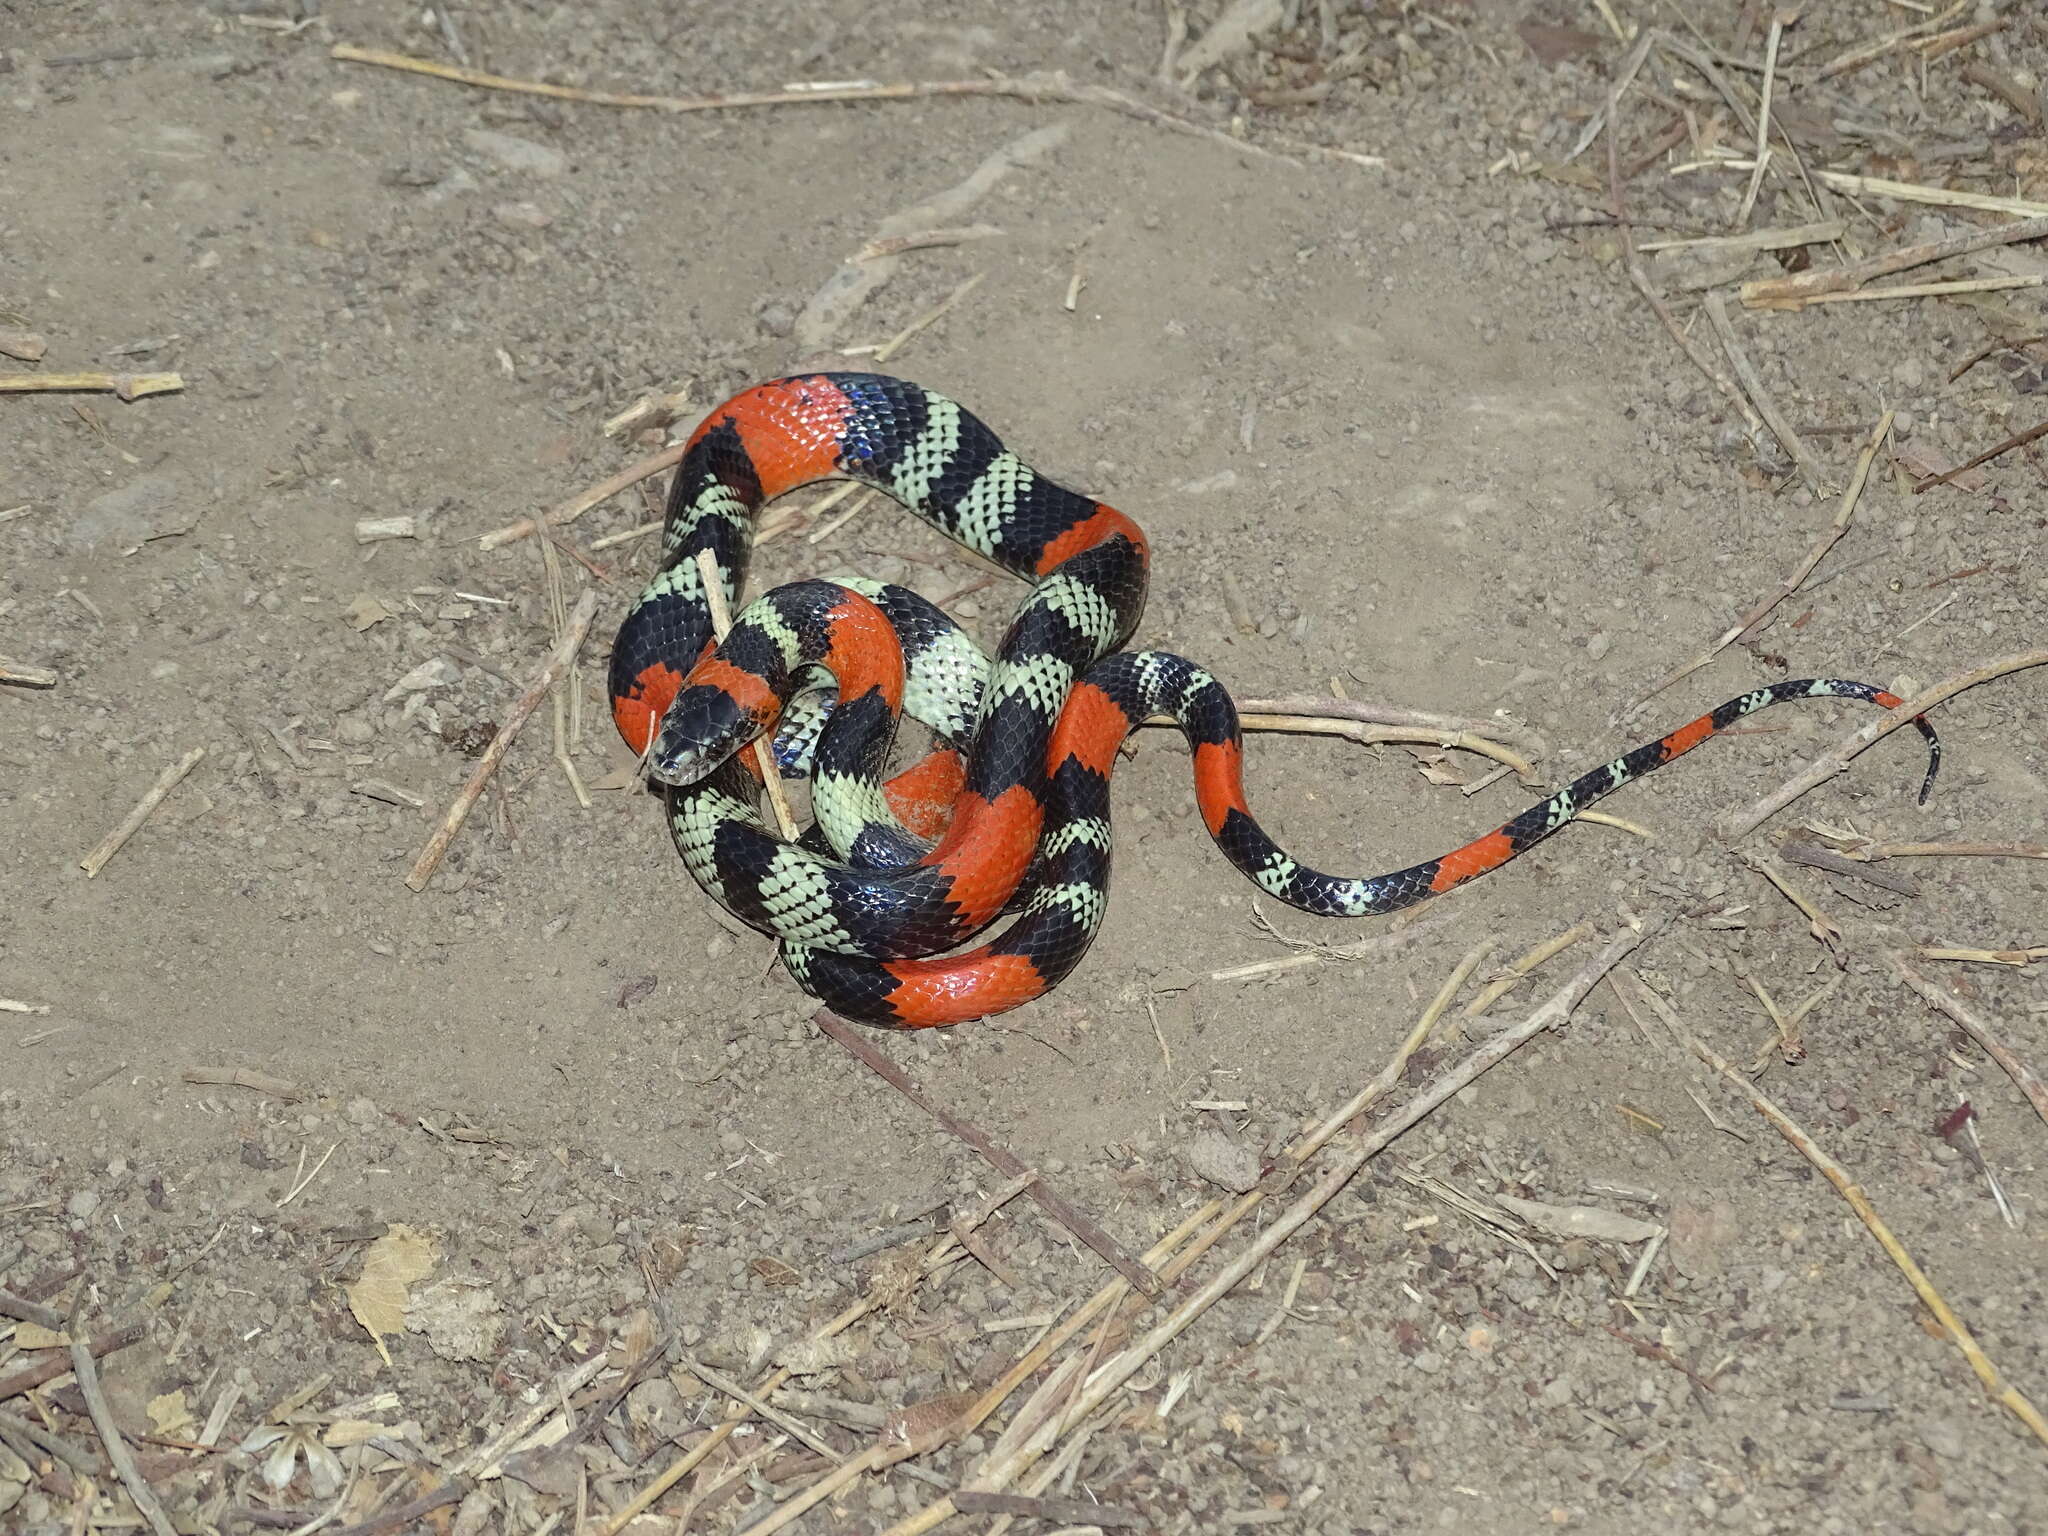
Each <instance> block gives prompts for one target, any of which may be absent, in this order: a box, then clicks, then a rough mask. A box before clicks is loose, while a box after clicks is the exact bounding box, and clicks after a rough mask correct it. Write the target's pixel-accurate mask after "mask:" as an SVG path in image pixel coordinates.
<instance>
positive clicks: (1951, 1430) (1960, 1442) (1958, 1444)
mask: <svg viewBox="0 0 2048 1536" xmlns="http://www.w3.org/2000/svg"><path fill="white" fill-rule="evenodd" d="M1920 1438H1921V1439H1922V1440H1924V1441H1925V1442H1926V1443H1927V1449H1929V1450H1930V1451H1932V1452H1934V1454H1935V1455H1937V1456H1940V1457H1943V1458H1945V1459H1947V1460H1949V1461H1957V1460H1960V1459H1961V1457H1962V1454H1963V1452H1964V1450H1965V1449H1966V1448H1967V1442H1966V1441H1965V1439H1964V1438H1963V1431H1962V1428H1961V1427H1960V1426H1959V1425H1957V1424H1956V1423H1955V1421H1954V1420H1952V1419H1923V1420H1922V1421H1921V1423H1920Z"/></svg>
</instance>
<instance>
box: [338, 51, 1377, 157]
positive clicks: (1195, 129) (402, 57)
mask: <svg viewBox="0 0 2048 1536" xmlns="http://www.w3.org/2000/svg"><path fill="white" fill-rule="evenodd" d="M329 52H330V53H331V55H332V56H333V57H334V58H336V59H339V60H341V61H342V62H344V63H351V64H375V65H378V66H380V67H381V68H384V69H396V70H403V71H405V72H407V73H409V74H415V75H432V76H433V77H434V78H435V79H437V80H453V81H456V82H457V83H459V84H462V85H473V86H477V87H480V88H481V89H484V90H491V91H513V92H517V93H519V94H522V95H527V96H552V97H554V98H555V99H556V100H558V101H581V102H586V103H589V104H590V105H592V106H599V107H639V108H645V109H648V110H651V111H656V112H729V111H733V110H736V109H739V108H745V107H792V106H809V105H813V104H819V103H824V102H833V101H916V100H924V99H929V98H932V97H941V96H999V97H1007V98H1009V99H1011V100H1016V101H1028V102H1047V101H1055V102H1065V103H1069V104H1071V105H1075V106H1089V107H1103V108H1106V109H1108V110H1109V111H1112V112H1118V113H1121V114H1123V115H1124V116H1125V117H1134V118H1136V119H1138V120H1139V121H1140V122H1145V123H1151V124H1153V125H1154V126H1156V127H1160V128H1168V129H1171V130H1172V131H1174V132H1175V133H1185V134H1191V135H1193V136H1194V137H1196V138H1202V139H1207V140H1209V141H1210V142H1211V143H1216V144H1221V145H1224V146H1225V147H1227V148H1229V149H1231V150H1234V151H1235V152H1236V153H1238V154H1240V155H1244V156H1247V157H1249V158H1251V159H1255V160H1264V161H1270V162H1274V163H1277V164H1280V165H1291V164H1294V163H1295V162H1294V161H1291V160H1289V159H1288V158H1287V157H1286V156H1285V155H1281V154H1276V153H1275V152H1274V151H1272V150H1270V149H1266V148H1264V147H1262V146H1260V145H1257V144H1253V143H1249V142H1247V141H1246V140H1244V139H1239V138H1233V137H1232V136H1231V135H1230V134H1228V133H1225V132H1224V131H1223V130H1222V129H1220V128H1211V127H1209V126H1208V125H1207V124H1205V123H1198V122H1195V121H1194V120H1192V119H1191V118H1185V117H1178V116H1176V115H1174V114H1173V113H1171V112H1165V111H1162V110H1160V109H1159V108H1158V107H1154V106H1150V105H1148V104H1147V103H1145V102H1142V101H1139V100H1138V99H1137V98H1136V97H1132V96H1126V95H1125V94H1124V93H1123V92H1121V91H1114V90H1111V89H1110V88H1109V87H1108V86H1104V85H1095V84H1085V83H1084V84H1078V85H1077V84H1075V83H1074V82H1072V81H1070V80H1066V79H1064V78H1062V77H1060V76H1057V75H1032V76H1028V77H1026V78H1023V79H1017V80H1011V79H996V80H912V81H898V82H894V83H890V84H877V83H875V82H872V81H856V82H853V83H851V84H844V85H840V84H827V85H815V86H807V87H803V88H800V89H797V90H782V91H732V92H728V93H726V94H724V95H719V96H652V95H643V94H637V93H631V92H619V91H591V90H585V89H583V88H582V87H580V86H573V85H550V84H548V83H547V82H546V81H542V80H517V79H513V78H511V77H509V76H505V75H494V74H490V73H488V72H486V71H484V70H480V69H461V68H458V67H456V66H454V65H449V64H437V63H435V62H433V61H432V60H430V59H419V58H414V57H412V56H410V55H408V54H402V53H390V52H387V51H385V50H384V49H381V48H357V47H354V46H352V45H350V44H348V43H336V44H335V45H334V46H333V48H332V49H330V50H329ZM1284 142H1286V143H1287V145H1288V147H1289V148H1291V149H1296V150H1299V151H1302V152H1304V153H1310V154H1314V155H1316V156H1318V157H1322V158H1329V159H1335V160H1343V161H1348V162H1349V163H1351V164H1354V165H1368V166H1372V165H1381V164H1384V163H1385V162H1384V161H1381V160H1379V159H1378V158H1377V157H1375V156H1371V155H1359V154H1354V153H1352V152H1351V151H1349V150H1340V149H1329V148H1326V147H1324V146H1322V145H1316V144H1301V143H1297V142H1295V141H1293V140H1286V141H1284Z"/></svg>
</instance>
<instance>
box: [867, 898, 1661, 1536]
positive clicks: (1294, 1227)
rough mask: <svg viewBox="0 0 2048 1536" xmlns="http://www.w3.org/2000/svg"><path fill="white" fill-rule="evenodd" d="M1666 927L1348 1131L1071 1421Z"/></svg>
mask: <svg viewBox="0 0 2048 1536" xmlns="http://www.w3.org/2000/svg"><path fill="white" fill-rule="evenodd" d="M1662 926H1663V922H1662V920H1654V921H1652V922H1649V923H1646V924H1645V925H1644V927H1643V928H1642V929H1641V930H1640V931H1637V932H1631V933H1625V934H1622V935H1621V936H1620V937H1618V938H1616V939H1615V940H1614V941H1613V942H1611V943H1610V944H1608V945H1607V947H1606V948H1605V949H1603V950H1601V952H1600V953H1599V954H1598V955H1597V956H1595V957H1594V958H1593V959H1592V960H1591V961H1589V962H1588V963H1587V964H1586V966H1585V967H1584V969H1582V970H1581V971H1580V972H1579V973H1578V974H1577V975H1575V976H1574V977H1572V979H1571V980H1570V981H1569V982H1567V983H1566V984H1565V985H1564V986H1563V987H1561V988H1559V989H1558V990H1557V991H1556V992H1554V993H1553V994H1551V996H1550V997H1549V998H1547V999H1546V1000H1545V1001H1544V1002H1543V1003H1542V1004H1541V1005H1540V1006H1538V1007H1537V1008H1536V1009H1535V1011H1533V1012H1532V1013H1531V1014H1530V1015H1529V1016H1528V1017H1527V1018H1525V1019H1524V1020H1522V1021H1521V1022H1520V1023H1519V1024H1516V1025H1514V1026H1513V1027H1511V1028H1509V1029H1506V1030H1503V1031H1502V1032H1501V1033H1500V1034H1498V1035H1495V1036H1494V1037H1493V1038H1492V1039H1491V1040H1488V1041H1487V1042H1486V1043H1485V1044H1484V1045H1481V1046H1479V1047H1478V1048H1477V1049H1476V1050H1473V1051H1472V1052H1470V1053H1469V1054H1468V1055H1466V1056H1465V1057H1464V1058H1463V1060H1461V1061H1460V1062H1459V1063H1458V1065H1457V1066H1456V1067H1454V1068H1452V1069H1451V1070H1450V1071H1448V1072H1444V1073H1442V1074H1440V1075H1439V1076H1438V1077H1436V1078H1435V1079H1433V1080H1432V1081H1431V1082H1430V1084H1429V1086H1428V1087H1426V1088H1425V1089H1423V1091H1422V1092H1420V1093H1419V1094H1417V1095H1416V1096H1415V1097H1414V1098H1413V1099H1411V1100H1410V1101H1409V1102H1408V1103H1407V1104H1405V1105H1403V1106H1402V1108H1401V1109H1400V1111H1399V1112H1397V1113H1396V1114H1394V1115H1391V1116H1389V1117H1388V1118H1387V1119H1386V1120H1384V1121H1382V1122H1381V1123H1380V1124H1379V1125H1377V1126H1375V1127H1374V1128H1373V1129H1372V1130H1371V1131H1370V1132H1368V1133H1364V1134H1361V1135H1358V1136H1354V1137H1352V1138H1349V1139H1348V1144H1347V1145H1346V1146H1345V1148H1344V1151H1343V1152H1342V1154H1341V1155H1340V1156H1338V1157H1337V1158H1336V1159H1335V1161H1334V1162H1333V1163H1332V1164H1331V1166H1330V1168H1329V1170H1328V1171H1327V1172H1326V1173H1324V1175H1323V1176H1322V1177H1321V1178H1320V1179H1318V1180H1317V1181H1316V1183H1315V1185H1314V1186H1313V1187H1312V1188H1310V1189H1309V1190H1308V1191H1307V1193H1305V1194H1304V1195H1303V1196H1302V1197H1301V1198H1300V1199H1299V1200H1297V1201H1296V1202H1295V1203H1294V1204H1293V1205H1292V1206H1290V1207H1289V1208H1288V1209H1287V1211H1286V1212H1285V1213H1284V1214H1282V1215H1281V1216H1280V1217H1279V1219H1278V1220H1276V1221H1275V1222H1274V1223H1273V1225H1272V1226H1271V1227H1268V1228H1267V1229H1266V1230H1265V1231H1264V1232H1262V1233H1261V1234H1260V1235H1259V1237H1258V1238H1257V1239H1256V1240H1255V1241H1253V1242H1252V1243H1250V1244H1249V1245H1247V1246H1246V1248H1245V1249H1244V1251H1243V1252H1241V1253H1240V1254H1238V1256H1237V1257H1236V1258H1235V1259H1233V1260H1232V1261H1231V1262H1230V1263H1229V1264H1227V1265H1225V1266H1224V1267H1223V1268H1222V1269H1221V1270H1219V1271H1218V1272H1217V1273H1216V1274H1215V1275H1214V1276H1213V1277H1212V1278H1211V1279H1210V1280H1209V1281H1208V1282H1207V1283H1206V1284H1205V1285H1203V1286H1202V1288H1201V1289H1200V1290H1198V1291H1196V1292H1194V1293H1193V1294H1192V1295H1190V1296H1189V1297H1188V1298H1187V1299H1186V1300H1185V1301H1183V1302H1182V1303H1181V1304H1180V1305H1179V1306H1177V1307H1175V1308H1174V1310H1173V1311H1172V1312H1171V1313H1169V1314H1168V1315H1167V1316H1166V1317H1165V1318H1163V1319H1161V1320H1160V1321H1159V1323H1158V1324H1156V1325H1155V1326H1154V1327H1153V1328H1152V1329H1151V1330H1150V1331H1149V1332H1148V1333H1146V1334H1145V1336H1144V1337H1143V1338H1141V1339H1138V1340H1137V1341H1136V1342H1134V1343H1132V1344H1130V1345H1128V1346H1127V1347H1126V1348H1124V1349H1123V1350H1121V1351H1119V1352H1118V1354H1117V1355H1116V1356H1115V1357H1114V1358H1112V1359H1111V1360H1110V1361H1109V1362H1108V1363H1106V1364H1105V1365H1103V1366H1102V1368H1101V1369H1100V1370H1098V1371H1096V1372H1095V1373H1094V1375H1093V1377H1092V1378H1091V1379H1090V1380H1089V1382H1088V1383H1087V1385H1086V1386H1085V1387H1084V1388H1083V1390H1082V1392H1081V1394H1080V1396H1079V1397H1078V1398H1077V1399H1076V1400H1075V1403H1074V1407H1073V1412H1072V1414H1071V1415H1070V1416H1069V1417H1070V1421H1072V1422H1079V1421H1080V1420H1082V1419H1084V1418H1086V1416H1087V1415H1088V1414H1090V1413H1092V1412H1093V1411H1094V1410H1095V1409H1096V1408H1098V1407H1100V1406H1101V1404H1102V1403H1103V1401H1104V1400H1105V1399H1107V1398H1108V1397H1109V1395H1110V1394H1111V1393H1113V1392H1115V1391H1116V1390H1117V1389H1118V1388H1119V1387H1121V1386H1122V1385H1123V1384H1124V1383H1125V1382H1126V1381H1128V1380H1130V1378H1131V1377H1132V1376H1134V1375H1135V1374H1137V1372H1138V1371H1139V1370H1140V1369H1142V1368H1143V1366H1144V1364H1145V1362H1146V1361H1148V1360H1150V1359H1151V1358H1152V1357H1153V1356H1155V1355H1156V1354H1158V1352H1159V1351H1160V1350H1161V1349H1163V1348H1165V1347H1166V1345H1168V1344H1170V1343H1171V1342H1172V1341H1173V1340H1174V1339H1175V1338H1177V1337H1179V1336H1180V1334H1181V1333H1182V1332H1184V1331H1185V1330H1186V1329H1187V1327H1188V1325H1189V1324H1191V1323H1192V1322H1194V1320H1195V1319H1196V1318H1198V1317H1200V1316H1201V1315H1202V1314H1203V1313H1204V1312H1206V1311H1208V1310H1209V1308H1210V1307H1212V1306H1213V1305H1215V1303H1216V1302H1217V1301H1219V1300H1221V1299H1222V1298H1223V1297H1224V1296H1225V1295H1227V1294H1229V1292H1230V1291H1231V1290H1233V1289H1234V1288H1235V1287H1236V1286H1237V1284H1238V1283H1239V1282H1240V1281H1241V1280H1243V1279H1244V1277H1245V1276H1246V1275H1248V1274H1250V1273H1251V1272H1252V1271H1253V1270H1254V1269H1256V1268H1257V1267H1258V1266H1259V1264H1260V1263H1262V1262H1263V1261H1264V1260H1265V1259H1266V1257H1267V1256H1268V1255H1269V1254H1271V1253H1272V1252H1273V1250H1274V1249H1275V1248H1277V1247H1279V1246H1280V1244H1281V1243H1283V1242H1285V1241H1286V1240H1287V1239H1288V1238H1289V1237H1291V1236H1292V1235H1293V1234H1294V1233H1295V1232H1296V1231H1298V1230H1300V1228H1301V1227H1302V1225H1303V1224H1304V1223H1306V1222H1307V1221H1308V1220H1309V1218H1310V1217H1312V1216H1314V1215H1315V1213H1316V1212H1317V1211H1319V1210H1321V1209H1322V1208H1323V1206H1325V1205H1327V1204H1328V1203H1329V1202H1330V1201H1331V1200H1332V1199H1334V1198H1335V1197H1336V1196H1337V1194H1338V1193H1339V1192H1340V1191H1341V1190H1342V1189H1343V1188H1344V1187H1345V1186H1346V1185H1347V1184H1349V1183H1350V1182H1351V1180H1352V1178H1353V1177H1354V1176H1356V1174H1357V1173H1358V1170H1359V1169H1360V1168H1362V1167H1364V1166H1365V1164H1366V1163H1367V1162H1368V1161H1370V1160H1371V1158H1372V1157H1373V1156H1374V1155H1376V1154H1377V1153H1378V1152H1380V1151H1381V1150H1382V1149H1383V1148H1385V1147H1386V1146H1388V1145H1389V1144H1390V1143H1392V1142H1393V1141H1394V1140H1396V1139H1397V1138H1398V1137H1400V1136H1401V1135H1402V1134H1404V1133H1405V1132H1407V1131H1408V1130H1410V1129H1411V1128H1413V1127H1414V1126H1415V1125H1416V1124H1417V1123H1418V1122H1419V1121H1421V1120H1422V1119H1423V1118H1424V1117H1425V1116H1427V1115H1428V1114H1429V1113H1430V1112H1431V1111H1433V1110H1434V1109H1436V1108H1437V1107H1438V1106H1439V1105H1441V1104H1443V1103H1444V1102H1446V1101H1447V1100H1449V1099H1450V1098H1451V1097H1452V1096H1453V1095H1455V1094H1456V1093H1458V1092H1459V1090H1461V1089H1462V1088H1464V1087H1465V1086H1466V1085H1467V1084H1469V1083H1471V1082H1472V1081H1473V1080H1474V1079H1476V1078H1478V1077H1479V1076H1480V1074H1482V1073H1484V1072H1485V1071H1486V1070H1487V1069H1488V1068H1490V1067H1493V1066H1497V1065H1498V1064H1499V1063H1500V1062H1502V1061H1504V1060H1506V1058H1507V1057H1508V1056H1509V1055H1510V1054H1512V1053H1513V1052H1514V1051H1515V1050H1516V1049H1517V1048H1519V1047H1520V1046H1522V1045H1524V1044H1526V1043H1527V1042H1528V1041H1530V1040H1532V1039H1534V1038H1535V1037H1536V1036H1537V1035H1540V1034H1542V1033H1543V1032H1544V1031H1545V1030H1549V1029H1555V1028H1557V1027H1558V1026H1560V1025H1562V1024H1563V1023H1564V1022H1565V1021H1566V1020H1567V1019H1569V1018H1570V1017H1571V1014H1572V1011H1573V1010H1574V1009H1575V1008H1577V1007H1578V1005H1579V1003H1580V1001H1581V1000H1582V999H1583V998H1584V997H1585V995H1586V994H1587V993H1588V992H1589V991H1591V990H1592V988H1593V986H1594V985H1595V984H1596V983H1597V982H1598V981H1599V980H1600V978H1601V977H1602V976H1604V975H1606V974H1607V972H1608V971H1609V970H1611V969H1612V968H1613V967H1614V966H1615V965H1617V964H1619V963H1620V962H1621V960H1622V959H1623V958H1624V957H1625V956H1627V955H1628V954H1630V953H1631V952H1633V951H1634V950H1635V949H1636V948H1637V947H1638V946H1639V945H1641V944H1642V943H1643V942H1644V940H1645V939H1647V938H1648V937H1650V935H1651V934H1652V933H1654V932H1656V931H1657V930H1658V929H1660V928H1661V927H1662ZM1333 1118H1334V1117H1333ZM1051 1427H1052V1426H1048V1427H1047V1428H1046V1429H1041V1430H1040V1431H1039V1432H1038V1433H1037V1434H1035V1435H1033V1436H1032V1437H1031V1439H1030V1440H1029V1441H1027V1442H1026V1443H1025V1444H1024V1445H1022V1446H1019V1447H1018V1448H1016V1449H1015V1450H1013V1451H1011V1452H1010V1453H1009V1454H1008V1455H1006V1456H1003V1457H999V1458H992V1459H991V1460H990V1461H989V1462H987V1463H985V1464H984V1465H983V1466H982V1467H980V1468H979V1469H978V1470H977V1471H976V1473H975V1475H974V1477H973V1479H972V1484H973V1489H974V1491H977V1492H996V1491H999V1490H1000V1489H1001V1488H1002V1487H1003V1485H1004V1484H1006V1483H1009V1482H1012V1481H1014V1480H1015V1479H1016V1477H1017V1475H1018V1474H1019V1473H1021V1472H1022V1471H1024V1469H1025V1468H1027V1467H1028V1466H1030V1465H1031V1463H1032V1462H1034V1461H1036V1460H1037V1459H1038V1458H1039V1457H1040V1456H1042V1455H1044V1454H1045V1452H1046V1451H1047V1450H1049V1449H1050V1448H1051V1446H1052V1443H1053V1438H1054V1437H1053V1435H1052V1434H1051V1432H1050V1431H1051ZM957 1512H958V1511H957V1510H956V1509H955V1508H954V1505H953V1501H952V1500H951V1499H950V1498H945V1499H941V1500H939V1501H938V1502H937V1503H935V1504H932V1505H929V1506H927V1507H926V1508H925V1509H923V1510H920V1511H919V1512H918V1513H917V1514H915V1515H912V1516H910V1517H909V1518H908V1519H905V1520H900V1521H898V1522H897V1523H896V1524H895V1525H893V1526H891V1527H889V1529H888V1530H887V1531H886V1532H884V1533H883V1536H919V1533H921V1532H924V1531H928V1530H930V1529H931V1528H932V1527H934V1526H936V1525H938V1524H940V1523H941V1522H943V1521H944V1520H946V1519H948V1518H950V1517H951V1516H952V1515H954V1514H955V1513H957Z"/></svg>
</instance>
